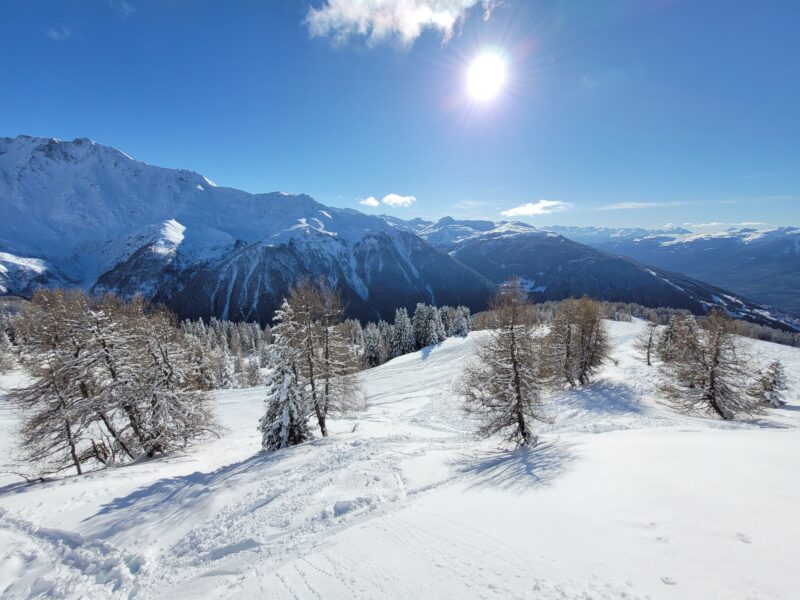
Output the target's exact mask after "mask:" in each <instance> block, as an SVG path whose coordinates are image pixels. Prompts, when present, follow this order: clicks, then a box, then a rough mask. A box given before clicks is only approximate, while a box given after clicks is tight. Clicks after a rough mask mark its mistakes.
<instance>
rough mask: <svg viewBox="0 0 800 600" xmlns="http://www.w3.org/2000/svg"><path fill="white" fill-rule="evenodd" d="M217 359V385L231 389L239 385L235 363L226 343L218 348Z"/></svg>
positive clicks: (224, 388)
mask: <svg viewBox="0 0 800 600" xmlns="http://www.w3.org/2000/svg"><path fill="white" fill-rule="evenodd" d="M218 360H219V387H220V388H221V389H223V390H232V389H236V388H237V387H239V382H238V381H237V379H236V364H235V362H234V359H233V356H231V353H230V351H229V350H228V346H227V345H225V346H222V347H221V348H220V349H219V353H218Z"/></svg>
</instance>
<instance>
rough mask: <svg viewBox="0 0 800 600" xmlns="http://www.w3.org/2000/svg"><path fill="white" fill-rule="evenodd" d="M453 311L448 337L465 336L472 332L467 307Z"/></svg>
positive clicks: (460, 307)
mask: <svg viewBox="0 0 800 600" xmlns="http://www.w3.org/2000/svg"><path fill="white" fill-rule="evenodd" d="M451 310H452V315H451V318H450V331H449V332H448V334H447V335H450V336H463V335H467V334H468V333H469V331H470V314H469V308H467V307H466V306H458V307H456V308H455V309H451Z"/></svg>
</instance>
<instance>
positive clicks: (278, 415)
mask: <svg viewBox="0 0 800 600" xmlns="http://www.w3.org/2000/svg"><path fill="white" fill-rule="evenodd" d="M297 328H298V324H297V322H296V321H295V317H294V311H293V309H292V307H291V306H290V305H289V303H288V302H287V301H286V300H285V299H284V301H283V304H282V305H281V308H280V309H279V310H277V311H276V312H275V326H274V327H273V328H272V332H273V337H274V341H273V343H272V345H271V346H270V354H271V356H270V365H271V368H270V370H269V373H268V375H267V378H266V382H265V385H266V404H267V410H266V414H265V415H264V416H263V417H261V420H260V421H259V424H258V428H259V431H261V436H262V437H261V444H262V446H263V448H264V449H265V450H269V451H272V450H280V449H283V448H287V447H289V446H293V445H296V444H301V443H303V442H305V441H307V440H310V439H311V437H312V436H311V432H310V431H309V428H308V411H309V407H308V397H307V394H306V391H305V388H306V386H305V383H304V381H303V380H302V378H301V375H300V372H299V368H298V366H299V365H298V363H299V361H300V360H301V357H300V356H299V352H298V350H297V349H296V347H294V345H293V344H292V343H291V340H292V339H293V338H294V337H295V336H296V333H297Z"/></svg>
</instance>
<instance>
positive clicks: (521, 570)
mask: <svg viewBox="0 0 800 600" xmlns="http://www.w3.org/2000/svg"><path fill="white" fill-rule="evenodd" d="M608 325H609V328H610V332H611V337H612V347H613V348H614V353H613V360H612V361H609V362H608V364H607V365H606V367H605V368H604V369H603V371H602V373H601V374H600V376H599V377H598V379H597V380H596V382H595V383H594V384H592V385H591V386H589V387H587V388H584V389H579V390H574V391H571V392H566V393H562V394H556V395H554V396H553V397H552V398H550V400H549V403H548V412H549V414H550V415H551V417H552V423H551V424H548V425H545V426H542V427H541V430H540V433H541V437H540V441H541V443H540V445H539V446H538V447H536V448H535V449H533V450H529V451H513V452H510V451H502V450H499V449H498V448H497V441H496V440H488V441H479V440H476V439H475V438H474V437H473V435H472V431H473V426H472V423H470V422H469V421H468V420H466V419H465V418H464V417H463V416H462V415H461V413H460V411H459V403H458V400H457V398H456V397H455V396H454V394H453V392H452V391H451V390H452V388H451V384H452V382H453V380H454V379H455V378H456V377H458V375H459V373H460V372H461V369H462V368H463V365H464V364H465V361H468V360H471V357H472V353H473V351H474V347H475V343H476V341H478V340H479V339H480V338H481V336H483V335H485V334H484V333H473V334H470V336H469V337H467V338H458V339H449V340H447V341H446V342H444V343H443V344H441V345H439V346H437V347H433V348H426V349H424V350H422V351H420V352H417V353H415V354H411V355H407V356H403V357H400V358H398V359H395V360H393V361H391V362H389V363H387V364H386V365H383V366H381V367H378V368H375V369H371V370H370V371H368V372H366V373H365V375H364V383H365V395H366V400H367V402H368V409H367V411H366V412H364V413H362V414H359V415H354V416H352V417H348V418H340V419H338V420H336V421H335V422H333V423H332V424H331V425H330V429H331V430H332V435H331V436H330V437H329V438H326V439H317V440H314V441H312V442H310V443H307V444H304V445H301V446H297V447H294V448H291V449H289V450H286V451H281V452H278V453H273V454H269V455H267V454H261V453H260V452H259V451H258V445H259V435H258V432H257V430H256V424H257V421H258V417H259V416H260V415H261V413H262V412H263V410H264V408H263V405H262V396H263V390H262V389H260V388H253V389H248V390H233V391H225V392H220V393H218V394H217V395H216V398H217V403H218V408H219V414H220V416H221V418H222V420H223V421H224V424H225V426H226V432H225V433H224V435H223V436H222V437H221V438H220V439H219V440H216V441H213V442H211V443H208V444H206V445H204V446H202V447H199V448H197V449H195V450H194V451H192V452H189V453H187V454H185V455H176V456H172V457H169V458H165V459H161V460H155V461H151V462H145V463H140V464H135V465H131V466H127V467H124V468H119V469H114V470H107V471H99V472H95V473H91V474H89V475H86V476H83V477H65V478H62V479H58V480H54V481H49V482H47V483H44V484H35V485H26V484H21V483H19V482H18V481H19V480H18V479H17V478H15V477H13V476H10V475H6V476H2V478H0V594H2V596H3V598H28V597H36V596H44V597H68V598H78V597H87V598H108V597H112V598H117V597H119V598H169V599H170V600H178V599H181V598H196V597H205V598H419V597H427V598H543V599H549V598H644V597H650V598H704V599H707V598H787V599H788V598H796V597H797V595H796V594H797V589H798V586H800V573H798V571H797V568H796V565H797V563H798V560H800V545H798V544H797V540H798V539H800V478H798V477H797V473H798V470H797V460H798V458H797V457H798V456H800V435H798V425H800V394H798V385H800V351H799V350H797V349H793V348H788V347H783V346H777V345H774V344H769V343H765V342H753V341H749V340H748V344H750V345H751V349H750V350H751V353H752V354H753V355H754V356H755V357H756V358H757V360H758V361H760V362H761V363H764V364H766V363H767V362H768V361H770V360H772V359H773V358H776V357H780V359H781V360H782V361H783V362H784V364H785V366H786V371H787V374H788V376H789V379H790V386H791V388H790V393H789V396H788V399H789V405H788V406H787V407H786V408H785V409H779V410H774V411H771V412H770V413H769V418H763V419H761V420H759V421H756V422H752V423H723V422H720V421H715V420H711V419H703V418H693V417H686V416H680V415H677V414H675V413H674V412H673V411H671V410H670V409H669V408H668V407H666V406H664V405H662V404H661V403H660V402H659V397H658V394H657V393H656V392H655V384H656V381H655V379H656V377H655V373H656V370H655V368H654V367H650V368H648V367H647V366H646V365H645V364H644V362H643V361H642V360H641V357H640V354H639V352H637V351H636V350H634V347H633V342H634V340H635V339H636V336H637V335H638V333H639V332H640V331H641V330H642V327H643V325H642V323H641V322H635V323H616V322H609V323H608ZM18 377H19V375H18V374H11V375H5V376H0V386H6V387H10V386H12V385H15V384H16V382H17V381H18ZM14 422H15V421H14V415H13V414H12V412H11V411H10V409H9V407H8V406H7V404H5V403H4V402H3V401H2V400H0V430H1V431H2V433H0V451H2V452H3V453H4V454H7V452H8V450H9V448H10V445H11V435H12V430H13V427H14Z"/></svg>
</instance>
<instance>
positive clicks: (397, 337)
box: [391, 308, 415, 357]
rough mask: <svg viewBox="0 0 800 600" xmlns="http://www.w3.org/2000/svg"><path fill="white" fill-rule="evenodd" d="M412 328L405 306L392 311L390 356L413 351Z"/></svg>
mask: <svg viewBox="0 0 800 600" xmlns="http://www.w3.org/2000/svg"><path fill="white" fill-rule="evenodd" d="M414 345H415V339H414V328H413V327H412V326H411V319H409V318H408V311H407V310H406V309H405V308H398V309H397V310H396V311H395V312H394V328H393V329H392V342H391V349H392V356H393V357H397V356H402V355H403V354H408V353H409V352H413V351H414V349H415V347H414Z"/></svg>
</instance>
